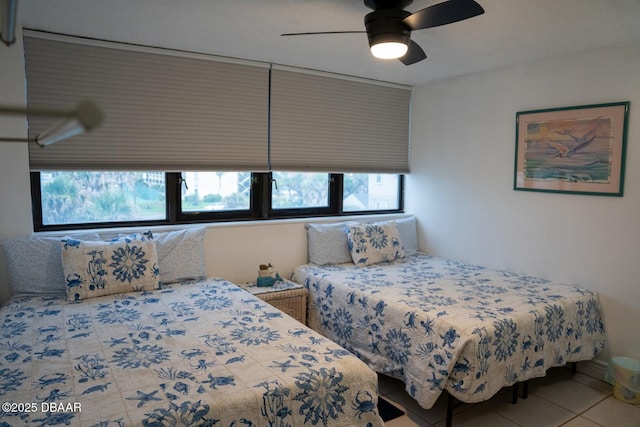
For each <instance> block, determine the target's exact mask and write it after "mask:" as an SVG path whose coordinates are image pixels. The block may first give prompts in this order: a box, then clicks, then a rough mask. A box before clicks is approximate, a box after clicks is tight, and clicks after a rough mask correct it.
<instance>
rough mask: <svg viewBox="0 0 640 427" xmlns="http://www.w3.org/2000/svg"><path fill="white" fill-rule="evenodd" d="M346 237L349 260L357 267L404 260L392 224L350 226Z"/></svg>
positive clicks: (398, 236) (399, 241)
mask: <svg viewBox="0 0 640 427" xmlns="http://www.w3.org/2000/svg"><path fill="white" fill-rule="evenodd" d="M347 237H348V241H349V250H350V253H351V258H352V260H353V263H354V264H355V265H357V266H358V267H364V266H367V265H372V264H377V263H380V262H388V261H395V260H397V259H399V258H404V249H402V241H401V240H400V234H399V233H398V226H397V225H396V224H395V223H394V222H387V223H378V224H357V225H350V226H349V227H348V232H347Z"/></svg>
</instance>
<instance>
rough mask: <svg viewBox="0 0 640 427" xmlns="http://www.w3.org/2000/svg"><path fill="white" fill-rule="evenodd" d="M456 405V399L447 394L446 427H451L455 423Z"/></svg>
mask: <svg viewBox="0 0 640 427" xmlns="http://www.w3.org/2000/svg"><path fill="white" fill-rule="evenodd" d="M456 405H457V402H456V398H455V397H453V396H452V395H451V394H449V393H447V420H446V421H445V426H446V427H451V425H452V423H453V408H455V407H456Z"/></svg>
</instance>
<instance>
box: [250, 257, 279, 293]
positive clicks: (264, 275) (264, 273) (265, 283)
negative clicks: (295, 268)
mask: <svg viewBox="0 0 640 427" xmlns="http://www.w3.org/2000/svg"><path fill="white" fill-rule="evenodd" d="M281 281H282V277H280V274H278V272H277V271H275V270H274V269H273V265H271V263H269V264H260V266H259V267H258V278H257V279H256V283H257V285H258V287H260V288H264V287H269V286H273V285H274V284H275V283H276V282H281Z"/></svg>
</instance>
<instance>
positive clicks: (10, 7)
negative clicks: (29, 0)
mask: <svg viewBox="0 0 640 427" xmlns="http://www.w3.org/2000/svg"><path fill="white" fill-rule="evenodd" d="M17 14H18V0H0V40H2V43H4V44H6V45H7V46H11V45H12V44H13V43H15V41H16V16H17Z"/></svg>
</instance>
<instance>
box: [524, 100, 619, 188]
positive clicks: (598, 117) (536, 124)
mask: <svg viewBox="0 0 640 427" xmlns="http://www.w3.org/2000/svg"><path fill="white" fill-rule="evenodd" d="M629 105H630V103H629V101H625V102H614V103H608V104H592V105H580V106H573V107H562V108H549V109H541V110H531V111H520V112H517V113H516V158H515V172H514V184H513V188H514V190H522V191H545V192H553V193H571V194H585V195H602V196H619V197H622V194H623V189H624V169H625V152H626V142H627V122H628V118H629Z"/></svg>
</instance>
